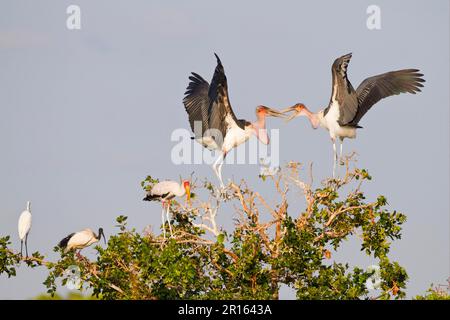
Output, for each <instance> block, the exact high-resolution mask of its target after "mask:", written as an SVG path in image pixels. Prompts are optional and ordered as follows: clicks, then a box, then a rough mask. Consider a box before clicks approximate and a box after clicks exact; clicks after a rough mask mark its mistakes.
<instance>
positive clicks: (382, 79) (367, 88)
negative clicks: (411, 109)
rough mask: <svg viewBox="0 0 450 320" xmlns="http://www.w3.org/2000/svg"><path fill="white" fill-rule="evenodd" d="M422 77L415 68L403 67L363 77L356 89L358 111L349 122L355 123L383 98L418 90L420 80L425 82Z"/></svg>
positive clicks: (421, 85) (420, 85) (420, 86)
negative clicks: (402, 68)
mask: <svg viewBox="0 0 450 320" xmlns="http://www.w3.org/2000/svg"><path fill="white" fill-rule="evenodd" d="M422 77H423V74H421V73H419V70H417V69H405V70H398V71H391V72H387V73H383V74H380V75H377V76H374V77H370V78H367V79H365V80H364V81H363V82H361V84H360V85H359V86H358V89H356V93H357V95H358V112H357V114H356V116H355V118H354V119H353V120H352V122H351V123H352V124H353V125H357V124H358V122H359V121H360V120H361V118H362V117H363V116H364V115H365V114H366V112H367V111H369V109H370V108H371V107H372V106H373V105H374V104H375V103H377V102H378V101H380V100H381V99H383V98H386V97H389V96H392V95H397V94H400V93H406V92H409V93H412V94H415V93H416V92H420V91H421V90H420V88H422V87H423V84H422V82H425V80H424V79H423V78H422Z"/></svg>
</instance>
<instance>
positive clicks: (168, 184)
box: [143, 180, 191, 238]
mask: <svg viewBox="0 0 450 320" xmlns="http://www.w3.org/2000/svg"><path fill="white" fill-rule="evenodd" d="M184 195H186V200H187V201H190V199H191V184H190V183H189V181H187V180H184V181H183V183H182V184H179V183H178V182H176V181H172V180H165V181H161V182H158V183H157V184H155V185H154V186H153V187H152V188H151V190H149V191H148V192H147V195H146V196H145V198H144V199H143V200H144V201H161V203H162V212H161V220H162V225H163V233H164V238H166V229H165V228H164V224H165V221H164V211H166V212H165V214H166V218H167V222H168V223H169V230H170V234H171V235H172V234H173V233H172V225H171V224H170V216H169V210H170V200H172V199H173V198H175V197H182V196H184Z"/></svg>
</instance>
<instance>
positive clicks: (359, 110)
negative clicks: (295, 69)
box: [281, 53, 425, 177]
mask: <svg viewBox="0 0 450 320" xmlns="http://www.w3.org/2000/svg"><path fill="white" fill-rule="evenodd" d="M351 57H352V54H351V53H349V54H346V55H344V56H342V57H340V58H337V59H336V60H335V61H334V63H333V65H332V67H331V71H332V75H333V89H332V93H331V98H330V102H329V104H328V107H327V108H325V109H323V110H320V111H319V112H316V113H313V112H311V111H309V110H308V108H306V107H305V105H304V104H302V103H297V104H296V105H294V106H292V107H290V108H286V109H284V110H282V111H281V112H289V111H294V114H293V115H291V116H290V117H289V118H288V119H287V121H290V120H292V119H293V118H295V117H299V116H306V117H307V118H308V119H309V121H310V122H311V125H312V127H313V128H314V129H317V127H318V126H319V125H320V126H321V127H323V128H325V129H327V130H328V132H329V134H330V137H331V141H332V143H333V160H334V162H333V177H334V176H335V171H336V162H337V161H338V158H337V152H336V138H339V140H341V147H340V149H341V150H340V157H341V158H342V144H343V141H344V138H350V139H353V138H355V137H356V129H357V128H362V127H361V126H359V121H360V120H361V118H362V117H363V116H364V115H365V114H366V112H367V111H369V109H370V108H371V107H372V106H373V105H374V104H376V103H377V102H378V101H380V100H381V99H383V98H386V97H389V96H392V95H398V94H400V93H406V92H409V93H412V94H415V93H416V92H420V88H421V87H423V85H422V82H425V80H424V79H423V78H422V77H423V74H421V73H419V70H418V69H404V70H398V71H391V72H386V73H383V74H380V75H377V76H373V77H370V78H367V79H365V80H364V81H363V82H361V84H360V85H359V86H358V88H357V89H356V91H355V89H353V86H352V84H351V83H350V81H349V80H348V77H347V67H348V64H349V62H350V59H351Z"/></svg>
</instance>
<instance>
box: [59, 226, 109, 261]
mask: <svg viewBox="0 0 450 320" xmlns="http://www.w3.org/2000/svg"><path fill="white" fill-rule="evenodd" d="M102 236H103V240H104V241H105V244H106V238H105V234H104V233H103V228H99V229H98V235H96V234H95V233H94V231H92V230H91V229H89V228H86V229H83V230H81V231H78V232H74V233H71V234H69V235H68V236H67V237H65V238H64V239H62V240H61V241H60V242H59V244H58V246H59V247H60V248H63V249H64V253H67V252H69V251H70V250H77V249H78V250H79V251H81V249H84V248H86V247H89V246H90V245H92V244H94V243H97V242H98V241H100V238H101V237H102ZM79 255H80V254H79V252H78V256H79Z"/></svg>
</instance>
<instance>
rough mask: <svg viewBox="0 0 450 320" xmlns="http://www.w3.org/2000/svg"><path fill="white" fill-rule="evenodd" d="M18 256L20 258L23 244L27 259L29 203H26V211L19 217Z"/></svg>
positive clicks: (29, 224) (29, 222) (29, 226)
mask: <svg viewBox="0 0 450 320" xmlns="http://www.w3.org/2000/svg"><path fill="white" fill-rule="evenodd" d="M18 229H19V238H20V256H22V249H23V243H24V242H25V254H26V256H27V257H28V233H30V229H31V202H30V201H27V209H26V210H24V211H23V212H22V213H21V214H20V217H19V224H18Z"/></svg>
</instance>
